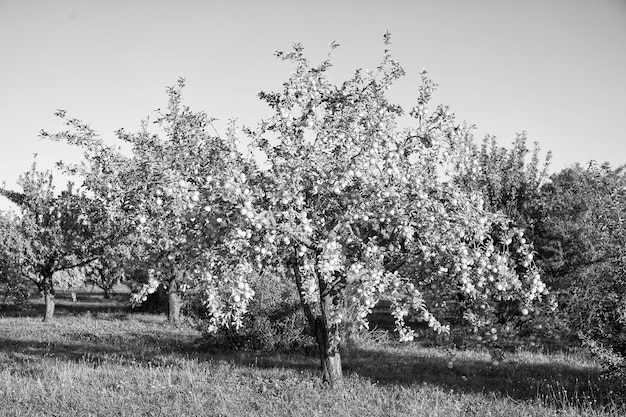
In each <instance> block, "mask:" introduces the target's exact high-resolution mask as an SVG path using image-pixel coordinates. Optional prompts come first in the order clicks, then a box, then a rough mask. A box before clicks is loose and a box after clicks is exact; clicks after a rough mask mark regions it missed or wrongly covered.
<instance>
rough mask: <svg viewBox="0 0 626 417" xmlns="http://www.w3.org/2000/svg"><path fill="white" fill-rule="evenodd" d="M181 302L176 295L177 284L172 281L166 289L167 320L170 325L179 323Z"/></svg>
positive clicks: (174, 280)
mask: <svg viewBox="0 0 626 417" xmlns="http://www.w3.org/2000/svg"><path fill="white" fill-rule="evenodd" d="M180 308H181V300H180V296H179V295H178V283H177V282H176V278H174V279H172V280H171V281H170V283H169V286H168V287H167V319H168V320H169V322H170V323H173V324H178V323H180Z"/></svg>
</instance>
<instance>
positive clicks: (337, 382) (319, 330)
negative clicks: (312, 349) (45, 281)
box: [314, 291, 343, 387]
mask: <svg viewBox="0 0 626 417" xmlns="http://www.w3.org/2000/svg"><path fill="white" fill-rule="evenodd" d="M322 294H323V295H322V296H321V310H322V314H321V316H320V317H317V319H316V320H315V328H314V332H315V340H316V341H317V346H318V347H319V356H320V364H321V369H322V381H323V382H325V383H327V384H329V385H330V386H331V387H338V386H341V385H343V373H342V370H341V353H340V351H339V344H340V334H339V326H338V325H336V324H331V325H329V324H328V314H329V312H330V308H332V303H333V297H332V296H331V295H328V294H326V295H324V291H322Z"/></svg>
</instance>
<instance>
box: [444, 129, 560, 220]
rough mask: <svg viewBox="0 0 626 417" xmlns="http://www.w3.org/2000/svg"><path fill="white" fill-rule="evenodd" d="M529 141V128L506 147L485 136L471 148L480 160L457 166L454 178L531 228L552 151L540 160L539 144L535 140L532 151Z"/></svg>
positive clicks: (494, 207) (490, 204)
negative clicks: (527, 131)
mask: <svg viewBox="0 0 626 417" xmlns="http://www.w3.org/2000/svg"><path fill="white" fill-rule="evenodd" d="M527 141H528V137H527V134H526V132H522V133H521V134H518V135H517V137H516V138H515V141H514V142H513V146H512V147H511V148H505V147H500V146H498V145H497V142H496V138H495V137H493V136H486V137H485V138H484V139H483V143H482V146H480V147H478V146H475V147H474V149H473V150H472V152H473V153H474V158H476V160H477V161H478V164H475V165H474V166H472V167H471V171H468V170H463V169H461V170H458V171H457V173H456V174H455V178H454V179H455V182H457V183H458V184H460V185H461V186H462V187H463V188H465V189H466V190H468V191H480V192H482V194H483V195H484V196H485V204H486V205H487V207H488V208H489V209H490V210H494V211H498V210H500V211H502V212H504V213H505V214H506V215H507V216H508V217H509V218H510V219H512V220H514V221H515V222H516V224H517V225H518V226H520V227H524V228H530V229H531V231H532V226H533V225H534V223H535V220H536V219H535V217H536V208H535V206H534V205H535V204H536V203H537V201H538V196H539V191H540V188H541V186H542V185H543V184H544V183H545V181H546V179H547V176H548V168H549V166H550V161H551V159H552V153H551V152H548V154H547V155H546V158H545V160H544V161H543V163H541V162H540V157H539V152H540V149H539V145H538V144H537V142H535V144H534V148H533V149H532V151H531V150H530V149H529V148H528V145H527ZM529 154H530V160H528V159H527V158H528V155H529Z"/></svg>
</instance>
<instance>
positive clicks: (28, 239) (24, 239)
mask: <svg viewBox="0 0 626 417" xmlns="http://www.w3.org/2000/svg"><path fill="white" fill-rule="evenodd" d="M18 184H19V185H20V186H21V187H22V189H23V191H22V192H15V191H10V190H6V189H1V190H0V193H1V194H2V195H4V196H5V197H7V198H9V199H10V200H11V201H13V202H14V203H15V204H17V205H18V206H19V207H20V209H21V215H20V216H19V217H17V218H16V219H17V220H16V223H17V225H16V232H17V233H16V235H15V240H14V245H16V246H15V247H16V248H19V250H15V251H14V252H13V255H14V256H13V257H12V259H13V261H12V262H13V265H14V269H15V271H16V273H17V275H21V276H24V277H26V278H28V279H29V280H31V281H32V282H33V283H34V284H35V285H36V286H37V288H38V289H39V291H40V292H42V294H43V295H44V296H45V298H46V314H45V317H44V320H51V319H52V316H53V314H54V286H55V285H57V286H59V285H60V286H66V287H67V286H71V285H74V284H75V281H76V278H77V275H76V274H74V273H62V272H63V271H68V270H71V269H74V268H77V267H80V266H82V265H86V264H88V263H89V262H91V261H93V260H94V259H95V257H96V253H97V252H98V251H99V250H100V248H101V247H102V241H101V240H99V239H98V237H97V236H95V235H94V234H93V230H92V228H91V225H92V224H95V223H97V222H98V221H99V219H100V218H101V215H102V213H101V211H99V206H98V205H96V204H94V202H93V201H92V200H90V199H89V198H87V197H86V196H85V195H84V194H80V193H78V192H76V191H75V190H74V187H73V184H72V183H68V185H67V188H66V189H65V190H64V191H62V192H61V193H60V194H59V195H56V194H55V192H54V185H53V181H52V174H51V173H50V172H49V171H46V172H40V171H37V169H36V165H35V164H34V163H33V165H32V167H31V170H30V171H28V172H26V173H25V174H24V175H22V176H21V177H20V179H19V181H18Z"/></svg>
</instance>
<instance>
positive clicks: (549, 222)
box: [537, 163, 626, 355]
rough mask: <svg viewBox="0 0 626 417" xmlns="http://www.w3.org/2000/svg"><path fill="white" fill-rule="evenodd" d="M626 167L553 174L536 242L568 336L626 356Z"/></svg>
mask: <svg viewBox="0 0 626 417" xmlns="http://www.w3.org/2000/svg"><path fill="white" fill-rule="evenodd" d="M625 191H626V179H625V177H624V167H620V168H617V169H612V168H611V167H610V165H608V164H604V165H597V164H595V163H591V164H590V165H589V167H587V168H583V167H581V166H580V165H575V166H573V167H571V168H566V169H564V170H563V171H561V172H559V173H557V174H554V175H553V176H552V177H551V181H550V183H548V184H546V185H545V186H544V187H543V188H542V199H541V202H542V216H541V222H540V223H539V224H538V226H537V237H538V239H537V243H538V250H539V253H540V254H541V255H542V256H543V259H542V263H543V265H545V266H544V268H545V270H546V272H547V279H548V280H549V282H550V283H551V285H552V286H553V287H554V288H555V289H556V290H557V291H558V293H559V295H560V304H561V310H562V316H563V319H564V321H565V323H567V324H568V326H569V328H570V332H572V333H574V334H576V333H578V334H579V335H581V336H582V337H583V339H584V340H586V341H587V342H590V343H596V344H599V345H604V346H606V348H607V349H609V350H612V351H615V352H616V353H618V354H621V355H624V354H625V353H626V302H625V301H624V300H626V298H625V296H626V294H624V288H625V286H624V284H625V283H626V282H625V281H624V261H623V256H624V250H625V248H626V246H625V245H626V240H624V223H623V219H624V216H625V214H626V201H625V199H624V194H625Z"/></svg>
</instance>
